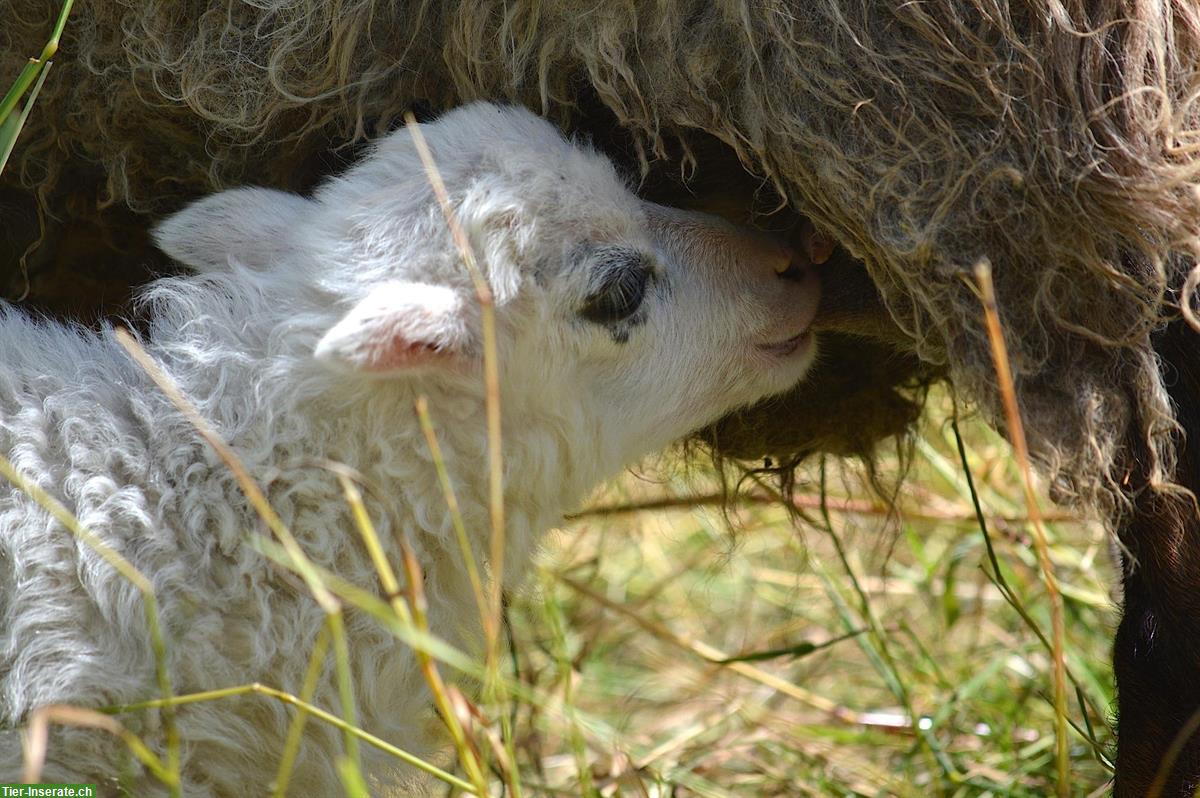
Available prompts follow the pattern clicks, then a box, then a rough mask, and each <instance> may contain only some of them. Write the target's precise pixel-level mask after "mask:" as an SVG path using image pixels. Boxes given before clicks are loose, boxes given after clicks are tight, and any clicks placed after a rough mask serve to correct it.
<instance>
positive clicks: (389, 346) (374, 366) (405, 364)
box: [364, 336, 453, 373]
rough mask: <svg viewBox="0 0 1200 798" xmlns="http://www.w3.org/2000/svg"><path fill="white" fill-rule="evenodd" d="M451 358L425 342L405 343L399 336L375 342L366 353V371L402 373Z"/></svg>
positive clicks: (442, 350) (447, 353)
mask: <svg viewBox="0 0 1200 798" xmlns="http://www.w3.org/2000/svg"><path fill="white" fill-rule="evenodd" d="M452 358H453V355H451V354H450V353H449V352H447V351H445V350H444V349H441V348H439V347H438V346H437V345H435V344H431V343H427V342H425V341H406V340H404V339H403V338H401V337H400V336H394V337H392V338H390V339H387V340H382V341H376V342H374V345H373V346H371V348H370V351H368V352H367V358H366V363H365V364H364V365H365V366H366V370H367V371H369V372H372V373H381V372H386V371H404V370H405V369H411V368H415V367H417V366H427V365H432V364H434V363H444V362H445V361H447V360H450V359H452Z"/></svg>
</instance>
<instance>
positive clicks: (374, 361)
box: [314, 282, 472, 376]
mask: <svg viewBox="0 0 1200 798" xmlns="http://www.w3.org/2000/svg"><path fill="white" fill-rule="evenodd" d="M471 340H472V336H471V329H470V321H469V319H468V314H467V306H466V303H465V302H464V301H463V299H462V297H461V296H460V295H459V294H458V293H456V292H455V291H454V290H452V289H450V288H446V287H445V286H440V285H430V284H428V283H407V282H390V283H386V284H384V285H381V286H379V287H377V288H376V289H374V290H373V291H371V293H370V294H368V295H367V296H366V298H365V299H363V300H362V301H360V302H359V303H358V304H357V305H355V306H354V307H353V308H351V309H350V312H348V313H347V314H346V315H345V316H344V317H342V320H341V321H339V322H338V323H337V324H335V325H334V326H333V327H332V328H331V329H330V330H329V331H328V332H327V333H325V335H324V336H323V337H322V338H321V340H320V341H319V342H318V343H317V348H316V350H315V351H314V355H315V356H316V357H317V359H318V360H321V361H324V362H326V363H328V364H330V365H332V366H335V367H337V368H339V369H341V370H345V371H350V372H353V373H357V374H368V375H377V376H386V375H389V374H400V373H403V372H405V371H410V370H412V369H416V368H422V367H430V366H432V367H447V366H453V365H455V364H456V363H461V362H463V361H465V360H466V359H467V358H468V357H469V355H470V352H471V351H472V343H471Z"/></svg>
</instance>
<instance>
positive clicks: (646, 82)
mask: <svg viewBox="0 0 1200 798" xmlns="http://www.w3.org/2000/svg"><path fill="white" fill-rule="evenodd" d="M0 9H3V10H4V14H3V18H4V19H5V20H6V23H7V24H6V25H5V26H4V28H3V29H0V53H7V54H9V55H10V56H11V57H10V58H9V59H8V60H7V62H5V63H6V64H7V68H6V70H5V71H6V72H7V73H9V74H16V72H17V70H18V69H19V67H20V66H21V63H22V61H23V58H24V56H26V55H28V54H32V53H36V52H38V51H39V49H40V47H41V45H42V42H43V41H44V39H45V34H46V32H47V31H48V30H49V28H50V19H49V17H50V15H51V13H52V9H48V8H46V7H45V6H44V4H34V3H31V2H30V1H29V0H3V2H0ZM76 13H77V15H78V24H77V25H72V26H71V27H69V28H68V38H67V39H66V40H64V49H65V51H66V52H67V53H74V54H75V58H74V59H73V60H72V59H66V58H64V59H60V62H59V64H58V65H56V67H55V69H56V70H57V74H53V73H52V74H51V76H50V79H49V80H48V81H47V84H46V87H45V89H44V90H43V93H42V99H41V101H40V103H39V112H38V113H37V114H35V115H34V116H33V117H31V119H30V123H29V125H30V127H29V129H28V133H29V136H28V138H27V139H26V141H27V144H26V147H25V150H24V151H23V152H22V153H18V157H17V160H16V161H15V162H14V163H16V164H19V165H20V169H19V170H17V169H10V172H11V175H10V176H6V178H5V179H6V181H7V187H8V190H7V193H6V197H11V198H19V199H20V200H22V201H23V203H24V207H25V208H26V209H27V213H28V217H29V220H30V221H29V225H28V228H29V230H28V235H27V236H24V237H23V238H22V236H14V238H13V241H14V244H12V245H10V246H11V247H12V249H13V255H12V259H13V261H15V260H16V258H17V257H18V256H19V255H20V254H21V253H22V251H23V250H24V245H25V243H27V242H30V241H33V240H34V239H36V238H38V235H39V232H38V224H37V221H38V220H37V217H36V214H35V212H34V207H35V206H37V205H38V203H39V202H40V203H41V205H42V207H43V209H49V210H51V211H56V212H57V217H58V218H60V219H61V218H68V217H69V214H68V213H67V212H66V211H67V209H72V210H75V211H77V212H87V213H88V214H89V215H92V216H93V217H94V219H95V223H94V224H93V225H92V226H91V227H88V224H87V222H85V221H84V220H82V219H80V218H79V216H78V215H76V216H70V218H71V219H72V222H71V224H70V225H66V224H62V223H59V222H56V221H54V218H55V214H51V215H49V216H47V217H45V218H46V219H48V220H49V221H47V222H46V223H47V224H49V225H50V230H49V232H48V234H47V236H46V237H47V238H48V239H49V240H50V241H51V242H52V243H51V244H50V245H47V246H44V247H43V248H42V249H41V250H40V253H41V254H38V255H35V256H34V259H35V262H34V263H33V264H32V265H31V274H32V277H33V278H34V291H35V293H36V292H37V289H38V288H39V287H42V288H43V289H44V288H45V286H46V281H47V280H48V276H51V275H53V273H54V271H55V270H56V269H58V270H60V271H66V272H67V273H69V274H85V275H91V274H92V273H93V271H92V267H91V264H92V262H93V258H92V253H93V252H94V251H95V243H96V242H97V241H100V240H110V241H111V240H115V241H116V243H117V244H118V245H121V246H126V245H129V246H132V247H133V248H134V249H136V237H128V236H123V235H120V233H122V231H129V230H134V229H136V226H137V224H136V222H137V220H136V219H135V220H134V221H133V222H130V221H129V220H128V219H127V218H125V219H123V218H121V216H122V215H126V216H128V215H130V214H131V213H132V211H130V209H137V210H138V211H146V210H152V209H153V208H154V207H155V206H156V205H159V206H161V205H162V204H165V203H170V202H172V201H178V199H179V198H180V197H181V196H194V195H197V194H199V193H202V192H204V191H206V190H208V189H209V188H210V187H211V186H212V185H213V184H214V183H221V182H225V181H231V180H237V181H241V180H246V179H247V178H253V179H255V180H258V181H259V182H266V183H269V184H278V185H287V184H290V183H292V182H294V181H297V180H300V179H302V176H303V175H304V174H305V173H307V172H310V171H320V170H321V169H322V168H327V159H328V158H329V154H328V153H329V151H330V150H331V149H333V150H336V148H337V147H338V146H340V145H342V144H345V143H346V142H347V141H350V140H353V139H355V138H356V137H358V136H359V134H361V132H362V131H363V130H364V129H365V128H368V127H370V126H372V125H380V126H382V127H386V126H387V124H388V121H389V119H390V118H391V117H392V116H393V115H395V114H397V113H399V111H400V110H401V109H403V108H404V107H406V106H408V105H409V104H411V103H413V102H416V101H424V102H427V103H429V104H432V105H433V106H435V107H447V106H450V105H453V104H454V103H457V102H461V101H463V100H467V99H472V98H478V97H488V98H506V99H512V100H518V101H520V102H522V103H524V104H526V105H529V106H530V107H535V108H538V109H540V110H541V111H542V112H544V113H546V114H548V115H551V116H553V117H554V118H556V119H558V120H559V121H560V122H562V123H563V124H565V125H571V126H574V127H576V128H579V129H587V130H598V132H600V133H601V134H605V135H607V134H608V133H609V132H610V131H612V130H616V131H617V134H618V135H615V136H613V138H614V140H616V142H617V145H618V146H617V148H618V149H627V151H628V158H629V160H630V162H632V163H634V164H637V163H639V162H641V163H643V164H645V165H646V167H647V168H648V169H650V170H651V171H653V170H654V168H655V167H656V163H666V164H668V165H669V166H670V167H676V168H677V167H679V166H680V165H684V166H687V167H689V168H690V169H694V170H695V172H696V176H697V179H698V180H700V181H704V180H706V175H711V174H713V173H714V171H715V172H721V171H722V169H723V168H724V166H726V165H729V164H733V165H736V164H737V163H738V162H739V160H740V161H742V162H744V163H746V164H748V165H750V166H752V167H753V168H754V169H755V170H757V171H758V172H760V173H762V174H765V175H767V176H768V177H770V178H772V179H773V181H774V183H775V184H776V186H777V188H778V191H779V194H780V197H781V199H782V200H783V201H785V202H787V203H788V204H789V205H790V206H791V207H792V208H793V209H795V210H798V211H801V212H804V213H806V214H807V215H810V216H811V217H813V218H814V219H815V220H816V221H817V222H818V223H819V224H820V225H821V226H822V227H823V228H825V229H827V230H828V231H830V232H831V233H832V234H834V235H835V236H836V238H837V239H838V240H839V241H840V242H841V243H842V244H843V245H844V246H845V248H846V249H847V250H848V251H849V252H850V253H851V254H852V255H854V256H855V257H857V258H859V259H860V260H861V261H862V263H863V264H864V266H865V270H866V271H867V272H869V275H870V277H871V280H870V281H869V282H868V283H867V284H866V285H863V286H861V287H860V288H858V289H857V290H855V291H854V292H852V293H854V294H856V295H857V298H860V299H861V298H869V297H870V296H871V294H873V292H874V291H876V290H878V291H879V292H880V293H881V294H882V297H883V299H884V302H885V305H886V309H887V315H888V317H890V318H891V319H892V320H893V321H895V322H896V328H897V329H898V330H899V331H900V335H899V337H900V338H901V339H903V343H904V344H905V346H906V347H907V348H908V349H909V350H910V351H911V352H915V353H917V355H919V360H918V359H917V358H909V359H906V360H902V361H899V365H898V366H897V365H895V364H896V363H897V361H896V360H894V359H889V357H890V356H889V355H888V353H886V352H882V353H877V354H878V355H879V356H876V357H871V356H865V355H869V354H870V353H869V352H867V353H860V352H859V351H855V354H856V357H854V358H842V359H838V360H837V361H834V362H836V363H837V364H838V366H837V368H838V369H840V371H835V373H834V374H832V375H828V376H827V377H826V378H824V379H816V378H814V379H813V380H811V381H807V382H806V384H807V385H808V386H810V387H809V389H808V390H807V391H806V389H804V388H801V389H799V390H797V391H795V392H793V393H792V394H790V395H789V396H788V398H787V399H786V400H785V401H782V402H778V403H775V404H774V405H773V407H772V408H771V409H770V412H769V413H767V412H766V411H762V412H757V413H751V414H743V415H742V416H741V417H740V418H738V419H734V420H733V421H731V422H728V423H725V424H722V425H720V426H719V427H718V428H717V429H716V430H715V431H710V434H709V435H708V437H709V439H710V440H715V441H716V443H717V444H718V445H719V446H720V447H721V448H722V449H723V450H724V451H726V452H728V453H732V454H735V455H744V456H752V455H756V454H758V455H761V454H771V455H777V456H782V457H784V458H788V457H791V456H799V455H803V454H806V453H808V452H811V451H813V450H832V451H835V452H838V453H845V452H847V451H861V450H862V449H863V448H864V446H865V445H867V444H869V443H870V442H871V441H873V440H874V439H876V438H877V437H879V436H881V435H884V434H887V433H889V432H895V431H896V430H899V429H902V428H903V427H904V425H905V423H907V422H908V421H909V420H911V419H912V418H913V415H914V413H913V409H914V408H913V402H912V401H906V398H908V397H906V396H905V395H904V394H903V392H902V391H896V390H893V388H894V387H895V386H897V385H900V384H902V383H904V382H906V381H907V380H909V379H910V378H916V379H917V380H918V381H920V380H925V379H928V378H930V377H931V376H938V375H939V374H942V373H946V374H948V375H949V376H950V378H951V379H952V381H953V382H954V384H955V386H956V388H957V389H958V390H959V391H960V393H961V394H963V395H964V396H969V397H971V398H973V399H974V400H975V401H977V402H979V403H980V405H981V406H982V407H983V409H984V410H985V412H987V413H989V414H990V415H991V416H992V417H993V418H995V419H997V420H998V419H999V416H1000V413H999V401H998V396H997V392H996V390H995V380H994V376H993V368H992V362H991V356H990V351H989V347H988V344H987V340H986V335H985V332H984V327H983V323H982V314H981V313H980V309H979V304H978V300H977V297H976V296H975V295H974V293H973V287H972V286H971V284H970V275H971V273H972V272H971V270H972V267H973V266H974V265H975V264H976V263H977V262H979V261H980V260H981V259H984V258H986V259H988V260H990V261H991V263H992V266H993V269H994V273H995V275H996V283H997V284H996V288H997V295H998V299H999V307H1000V312H1001V315H1002V317H1003V321H1004V324H1005V329H1006V330H1007V332H1008V338H1009V340H1008V344H1009V348H1010V350H1012V351H1013V353H1014V355H1015V357H1014V369H1015V374H1016V388H1017V390H1018V393H1019V396H1020V399H1021V404H1022V411H1023V414H1024V418H1025V422H1026V425H1027V430H1028V432H1029V436H1030V443H1031V445H1032V447H1033V449H1034V451H1035V454H1036V455H1037V457H1038V458H1039V460H1040V463H1041V465H1042V466H1043V469H1044V471H1045V472H1046V473H1047V474H1049V475H1050V476H1051V477H1052V480H1053V484H1054V487H1055V489H1056V492H1057V495H1058V496H1059V497H1060V498H1062V499H1063V500H1064V501H1067V502H1071V503H1074V504H1075V505H1077V506H1079V507H1081V508H1083V509H1084V510H1086V511H1089V512H1092V513H1094V514H1096V515H1098V516H1099V517H1101V518H1103V519H1104V521H1105V522H1106V523H1107V524H1108V525H1109V526H1110V528H1111V529H1112V530H1113V531H1114V532H1115V533H1116V534H1117V535H1118V536H1119V537H1120V539H1121V542H1122V544H1123V546H1122V558H1123V562H1122V566H1123V574H1122V578H1123V588H1124V620H1123V622H1122V625H1121V628H1120V631H1119V634H1118V636H1117V645H1116V652H1115V663H1116V672H1117V680H1118V688H1119V690H1118V695H1119V698H1118V701H1119V704H1120V707H1119V709H1120V711H1119V730H1118V731H1119V737H1120V739H1121V740H1122V742H1121V744H1120V745H1119V750H1118V754H1117V780H1116V792H1117V793H1118V794H1119V795H1131V796H1132V795H1141V794H1144V793H1145V792H1146V790H1147V789H1148V788H1149V785H1150V784H1151V782H1152V781H1153V779H1154V777H1155V774H1156V773H1157V772H1158V771H1159V767H1160V763H1162V762H1163V758H1164V756H1165V755H1166V753H1167V752H1168V751H1175V750H1177V751H1179V752H1180V754H1179V756H1178V757H1176V758H1175V759H1174V760H1173V761H1174V764H1173V766H1171V767H1169V768H1167V769H1166V770H1164V775H1165V776H1166V777H1167V778H1166V781H1165V785H1164V789H1165V792H1164V794H1167V795H1190V794H1191V792H1192V790H1193V787H1194V786H1195V784H1196V783H1197V781H1200V735H1198V734H1197V733H1196V726H1195V724H1193V723H1191V722H1190V721H1191V720H1192V719H1193V718H1194V717H1196V716H1197V714H1196V713H1197V712H1198V711H1200V679H1197V678H1195V677H1196V674H1197V673H1200V648H1198V646H1197V643H1196V642H1195V641H1197V640H1200V629H1198V626H1200V606H1198V605H1197V601H1196V598H1195V590H1194V586H1195V585H1196V584H1197V583H1200V552H1198V551H1197V550H1196V549H1197V546H1196V543H1195V541H1196V539H1197V535H1198V534H1200V522H1198V521H1197V515H1196V509H1195V506H1194V505H1193V503H1192V499H1191V497H1190V496H1188V495H1187V494H1186V492H1184V491H1179V490H1177V488H1178V487H1179V486H1182V487H1184V488H1186V489H1189V490H1191V491H1192V492H1193V493H1195V492H1200V453H1198V452H1197V451H1196V449H1195V446H1194V443H1188V441H1191V442H1194V441H1196V440H1197V439H1198V438H1200V413H1197V412H1196V411H1197V404H1196V402H1197V400H1196V398H1195V397H1196V387H1197V386H1198V385H1200V380H1197V379H1195V372H1194V364H1193V363H1192V360H1193V355H1192V353H1193V352H1194V351H1195V348H1196V347H1195V344H1196V338H1195V336H1194V333H1193V332H1192V331H1191V329H1190V327H1188V326H1187V325H1186V324H1184V323H1183V322H1182V321H1181V320H1180V315H1181V305H1186V297H1184V296H1182V293H1183V292H1182V288H1183V286H1184V284H1185V279H1186V276H1187V274H1188V271H1189V269H1190V268H1191V266H1192V265H1193V264H1194V262H1195V256H1196V248H1197V243H1196V242H1197V241H1200V191H1198V188H1200V177H1198V175H1200V148H1198V147H1197V146H1196V138H1197V130H1198V129H1200V72H1198V70H1197V66H1196V65H1197V63H1200V10H1198V8H1197V6H1196V4H1195V3H1194V2H1191V0H1146V1H1145V2H1140V1H1139V2H1133V0H1086V1H1085V0H1062V1H1061V2H1059V1H1056V2H1050V3H1042V2H1036V1H1034V0H1018V1H1017V2H992V1H991V0H927V1H926V2H921V3H912V2H896V1H895V0H815V1H814V2H806V1H801V0H763V2H757V3H752V4H746V3H740V2H710V0H660V2H654V3H633V2H629V3H602V4H596V3H593V2H589V0H453V1H449V2H441V3H430V2H421V1H420V0H412V2H382V0H344V1H343V2H340V3H330V2H326V0H278V2H272V3H253V4H251V3H244V2H240V0H226V2H223V3H215V4H214V3H209V2H201V1H200V0H193V1H191V2H182V3H175V4H171V5H170V6H169V7H168V6H166V5H164V4H158V3H149V2H138V1H137V0H129V1H128V2H122V3H106V4H100V3H96V4H87V5H86V6H84V7H80V8H78V9H77V11H76ZM701 138H702V139H704V140H705V141H710V142H711V141H716V142H718V143H719V146H718V147H717V148H716V150H715V151H713V150H706V149H704V148H702V147H697V146H696V144H697V140H698V139H701ZM265 155H269V156H270V157H264V156H265ZM97 164H99V165H100V166H102V167H103V168H97ZM14 176H16V177H14ZM669 193H673V199H678V200H682V199H683V198H685V197H686V195H687V187H678V188H676V189H672V190H671V191H670V192H669ZM709 194H710V196H709V197H708V199H715V200H717V201H729V200H733V202H732V203H730V202H726V204H732V205H739V206H740V210H741V211H749V210H750V209H751V204H750V202H749V201H748V200H744V198H743V197H742V195H739V194H737V193H736V192H734V191H732V190H731V189H730V188H729V186H728V184H722V183H721V181H719V180H718V181H713V182H712V183H710V189H709ZM747 196H748V195H747ZM14 203H15V199H14ZM98 205H99V206H100V207H104V208H108V209H110V210H108V211H105V212H97V211H96V208H97V206H98ZM116 209H119V210H116ZM10 218H15V217H10ZM12 224H14V225H15V224H16V223H15V222H13V223H12ZM79 242H82V243H79ZM0 246H4V244H3V243H0ZM78 253H83V254H82V256H80V255H79V254H78ZM72 262H75V263H76V264H78V265H77V266H76V267H75V268H74V269H73V270H72V269H71V268H70V264H71V263H72ZM39 278H40V279H41V282H39ZM964 278H965V279H964ZM68 282H69V281H68ZM114 282H115V281H114ZM23 288H24V286H23V283H22V281H21V279H20V277H19V276H14V292H16V293H20V292H21V291H22V290H23ZM47 290H48V289H47ZM852 298H854V297H852ZM815 386H820V390H817V388H816V387H815ZM830 386H832V387H834V388H837V389H838V390H840V391H841V395H842V396H845V397H847V398H848V400H841V401H836V402H829V401H828V397H829V395H830V391H829V390H828V388H829V387H830ZM917 399H919V396H917ZM833 408H837V412H834V411H833ZM851 412H854V413H855V416H854V421H852V422H847V423H842V424H838V423H836V422H837V421H838V420H839V419H845V418H846V416H847V414H849V413H851ZM823 421H828V422H829V423H825V424H824V425H822V423H821V422H823ZM864 431H865V432H864ZM1177 736H1179V740H1178V745H1175V743H1176V737H1177Z"/></svg>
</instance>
